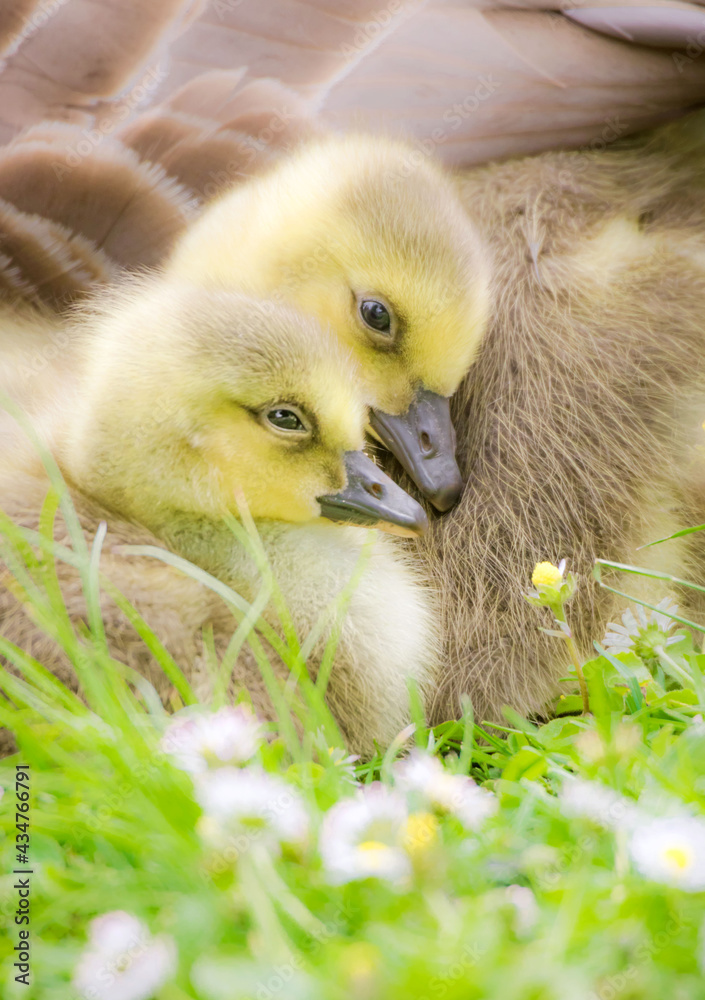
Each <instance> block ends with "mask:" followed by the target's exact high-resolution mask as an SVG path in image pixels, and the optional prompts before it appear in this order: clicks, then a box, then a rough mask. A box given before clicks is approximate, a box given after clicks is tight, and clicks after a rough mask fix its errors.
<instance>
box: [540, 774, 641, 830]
mask: <svg viewBox="0 0 705 1000" xmlns="http://www.w3.org/2000/svg"><path fill="white" fill-rule="evenodd" d="M558 797H559V800H560V803H561V806H562V809H563V812H564V814H565V815H566V816H570V817H579V818H580V819H589V820H591V821H592V822H593V823H597V824H598V825H599V826H603V827H605V828H606V829H617V828H620V829H624V828H626V829H633V828H635V827H636V826H637V825H638V824H639V823H640V822H643V816H642V812H641V810H640V809H639V807H638V806H637V804H636V803H635V802H632V801H631V799H627V798H625V797H624V796H623V795H620V794H619V793H618V792H615V791H614V790H613V789H611V788H608V787H607V785H603V784H602V783H601V782H599V781H586V780H585V779H584V778H569V779H566V780H565V781H564V782H563V786H562V788H561V790H560V793H559V796H558Z"/></svg>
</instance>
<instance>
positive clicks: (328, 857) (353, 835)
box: [320, 782, 411, 884]
mask: <svg viewBox="0 0 705 1000" xmlns="http://www.w3.org/2000/svg"><path fill="white" fill-rule="evenodd" d="M407 816H408V813H407V808H406V802H405V801H404V799H403V797H402V796H401V795H400V794H399V793H398V792H395V791H394V790H393V789H390V788H386V787H385V786H384V785H382V784H380V783H379V782H374V783H373V784H371V785H365V786H364V788H361V789H359V791H358V792H357V794H356V795H355V796H354V797H353V798H350V799H344V800H343V801H342V802H338V803H336V805H334V806H333V807H332V809H330V810H329V811H328V812H327V813H326V816H325V818H324V820H323V825H322V827H321V836H320V852H321V858H322V860H323V866H324V868H325V870H326V873H327V875H328V878H329V880H330V881H331V882H333V883H335V884H340V883H343V882H352V881H354V880H356V879H364V878H383V879H387V880H388V881H390V882H400V881H402V880H404V879H405V878H408V876H409V875H410V874H411V861H410V859H409V855H408V854H407V853H406V851H405V850H404V849H403V847H402V841H403V837H404V833H405V829H406V820H407Z"/></svg>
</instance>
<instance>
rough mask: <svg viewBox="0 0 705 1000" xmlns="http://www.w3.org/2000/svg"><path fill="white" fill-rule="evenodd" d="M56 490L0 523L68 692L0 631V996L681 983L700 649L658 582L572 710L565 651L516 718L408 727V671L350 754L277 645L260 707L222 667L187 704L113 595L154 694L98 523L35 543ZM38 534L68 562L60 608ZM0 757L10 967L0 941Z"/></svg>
mask: <svg viewBox="0 0 705 1000" xmlns="http://www.w3.org/2000/svg"><path fill="white" fill-rule="evenodd" d="M61 503H62V504H63V505H65V497H63V498H62V499H61ZM52 504H53V507H52ZM58 504H59V495H58V494H57V495H56V496H55V497H54V499H53V500H52V499H51V498H50V499H49V501H48V511H49V514H48V515H47V516H46V517H45V518H44V526H43V529H42V533H39V534H33V533H31V532H27V531H24V530H20V529H18V528H17V527H16V526H13V525H12V524H10V523H9V522H7V521H4V522H3V524H2V556H3V560H4V561H5V563H6V565H7V566H9V567H10V568H11V570H12V573H13V576H14V578H15V583H16V584H17V585H19V586H21V587H22V592H23V594H24V597H25V600H26V601H27V602H28V604H29V605H31V607H32V608H33V613H34V615H35V617H36V620H37V621H38V622H40V623H41V624H42V627H44V628H45V629H47V630H49V631H51V634H52V635H54V636H55V638H56V639H57V641H58V642H59V643H61V644H62V645H63V648H64V649H66V651H67V653H68V654H69V655H70V656H71V657H72V660H73V662H74V663H75V666H76V670H77V673H78V676H79V678H80V680H81V684H82V688H83V692H84V696H85V700H84V701H82V700H79V699H78V698H77V697H76V696H75V695H74V694H72V693H71V692H70V691H69V690H67V689H66V688H65V687H64V686H63V685H62V684H60V682H59V681H57V680H56V679H55V678H53V677H52V676H51V675H49V674H48V673H47V672H46V671H45V670H44V669H43V667H42V666H41V664H39V663H37V662H35V661H33V660H32V659H31V658H30V657H28V656H27V655H25V654H23V653H22V652H20V651H19V650H17V649H15V648H14V647H12V646H11V645H10V644H9V643H7V642H6V641H5V640H1V639H0V654H1V655H2V657H4V659H5V661H6V663H8V664H10V665H11V667H12V669H11V670H9V669H2V673H1V678H0V689H1V690H2V701H1V702H0V723H2V724H3V725H4V726H6V727H7V728H9V729H10V730H12V731H13V732H14V734H15V737H16V740H17V744H18V746H19V754H18V755H17V756H16V757H12V758H7V759H5V760H4V761H3V762H2V773H1V776H0V784H1V785H2V786H3V788H4V795H3V798H2V801H1V803H0V808H1V809H2V831H3V842H2V862H3V864H2V875H1V877H2V889H3V891H2V896H1V898H2V901H3V902H2V909H3V933H4V936H3V938H2V941H1V943H0V947H1V949H2V974H3V981H2V996H3V997H7V998H8V1000H11V998H14V997H24V998H28V1000H29V998H31V1000H35V998H37V1000H39V998H41V1000H63V998H67V1000H68V998H71V1000H78V998H85V1000H88V998H91V1000H149V998H152V997H154V998H158V1000H186V998H190V1000H266V998H274V997H279V998H281V1000H299V998H300V1000H338V998H340V1000H343V998H345V1000H348V998H351V1000H352V998H360V1000H363V998H364V1000H375V998H379V1000H396V998H399V1000H401V998H406V997H409V998H418V1000H421V998H424V1000H425V998H429V1000H430V998H437V1000H443V998H446V1000H473V998H477V1000H480V998H482V1000H494V998H497V1000H507V998H510V1000H567V998H570V1000H595V998H599V1000H617V998H619V1000H637V998H638V1000H652V998H653V1000H663V998H664V997H668V998H669V1000H691V998H699V997H704V998H705V977H704V972H705V928H704V924H703V922H704V920H705V816H703V812H704V811H705V723H704V722H703V712H705V695H704V681H703V668H704V667H705V656H703V654H702V653H700V652H699V651H698V649H697V648H696V647H695V646H694V643H693V639H692V636H691V632H689V631H687V630H686V629H684V628H683V627H682V626H678V621H679V618H678V615H677V612H675V611H674V610H673V608H672V607H671V606H670V605H667V606H665V607H663V608H661V609H659V610H657V611H654V610H652V611H648V612H646V611H644V610H643V609H642V610H641V611H637V613H636V614H632V616H631V618H630V617H629V616H627V617H626V618H625V619H624V621H623V623H622V624H620V625H619V628H618V629H617V631H616V632H615V633H614V634H613V635H612V637H611V643H612V645H611V647H608V648H607V649H604V650H603V649H602V647H600V649H599V650H598V655H597V656H596V657H595V658H594V659H592V660H590V661H589V662H588V663H586V664H584V665H583V672H584V675H585V680H586V684H587V689H588V696H589V702H590V709H591V714H590V715H586V716H583V715H578V714H576V713H579V712H580V709H581V706H582V702H581V699H580V696H579V694H578V693H577V686H576V675H575V673H573V674H572V675H571V676H570V677H568V678H567V679H566V683H565V694H564V695H562V696H561V699H560V700H559V703H558V706H557V712H558V713H559V714H558V715H557V717H556V718H554V719H553V720H552V721H550V722H548V723H547V724H546V725H542V726H536V725H534V724H532V723H529V722H527V721H525V720H522V719H520V718H518V717H517V716H516V715H515V714H513V713H511V712H508V713H507V725H506V726H505V727H503V728H500V727H497V726H480V725H477V724H476V723H475V721H474V720H473V719H472V714H471V709H470V706H468V711H467V714H466V717H465V719H464V720H463V721H462V722H459V723H447V724H445V725H443V726H440V727H437V728H436V729H435V730H429V729H427V728H426V726H425V723H424V720H423V718H422V714H421V712H420V709H419V704H418V702H419V700H418V696H417V695H416V693H415V692H414V691H411V692H410V695H411V698H412V704H413V705H414V706H415V711H414V715H415V719H416V722H415V727H414V731H413V734H412V733H406V734H402V735H401V736H400V739H399V741H398V743H397V745H395V746H393V747H391V748H390V749H389V750H388V751H387V752H386V753H384V754H380V755H379V756H378V757H377V758H375V759H374V760H373V761H371V762H367V763H365V764H360V763H359V762H355V761H354V760H351V759H350V758H348V757H347V751H346V749H345V747H344V746H343V744H342V742H341V740H340V737H339V735H338V731H337V726H336V725H335V723H334V721H333V720H332V718H331V717H330V716H329V715H328V714H327V710H326V708H325V704H324V703H323V700H322V692H321V688H320V685H319V686H316V685H315V684H312V683H311V682H310V681H308V679H307V675H306V673H305V664H304V662H303V660H304V659H305V657H304V656H303V655H302V651H301V650H300V649H299V650H298V651H297V650H296V649H294V651H293V653H292V657H293V659H292V664H294V665H295V666H296V667H297V670H298V671H299V673H300V677H301V683H300V685H299V687H300V702H299V703H298V707H297V706H294V705H292V702H291V700H290V699H289V700H287V697H285V696H284V695H283V694H281V695H280V697H279V699H278V709H279V719H278V722H277V723H276V724H271V725H268V726H264V727H261V726H258V724H257V722H256V720H254V719H253V718H252V716H251V714H250V713H249V711H248V710H247V708H246V707H244V706H243V707H238V708H233V707H232V706H227V705H226V704H225V695H224V693H223V691H222V690H221V693H220V698H219V701H218V702H217V703H216V705H215V706H213V707H212V708H211V709H208V710H206V709H199V707H198V706H196V705H194V704H191V703H192V702H193V697H192V694H191V691H190V687H189V684H188V681H187V680H186V678H184V677H183V676H180V675H179V673H178V668H177V667H176V665H175V664H174V663H173V662H172V661H171V660H170V659H169V658H168V656H167V655H166V653H165V652H164V650H163V649H162V648H161V646H160V644H159V642H158V639H157V637H155V636H152V635H151V634H150V633H149V632H148V630H146V628H145V627H144V623H141V622H140V621H139V619H138V618H137V617H135V618H134V622H135V625H136V627H137V628H138V629H139V630H141V631H142V635H143V639H144V640H145V641H147V642H148V643H149V644H150V648H151V649H152V652H153V653H154V655H155V656H156V657H157V658H158V659H159V660H160V662H161V664H162V667H163V669H164V670H165V671H166V672H167V673H168V675H169V676H170V679H171V681H172V683H173V684H174V686H175V689H176V690H177V691H178V693H179V699H180V702H181V703H182V704H183V705H184V708H182V709H181V710H180V711H179V713H178V714H177V715H176V717H175V719H174V718H173V717H172V716H170V715H168V714H167V713H166V712H165V711H164V709H163V707H162V705H161V703H160V701H159V699H158V698H157V697H156V694H155V693H154V691H153V690H152V689H151V688H150V687H149V685H148V684H147V683H146V682H145V681H144V680H143V679H139V678H136V677H134V676H131V675H129V674H128V673H127V671H126V670H125V669H124V668H123V667H122V666H121V665H120V664H119V663H117V662H116V661H114V660H112V659H111V658H110V656H109V654H108V652H107V650H106V648H105V645H104V642H103V641H102V634H101V627H100V616H99V611H98V586H99V582H98V572H97V567H98V564H99V558H98V557H99V549H97V550H95V551H93V552H89V551H86V549H85V543H84V544H83V548H82V547H81V540H80V538H79V537H78V535H76V536H75V544H74V548H73V550H72V551H71V552H67V551H64V552H61V553H57V552H55V551H53V550H52V545H51V542H50V538H51V522H52V517H51V516H49V515H50V514H51V511H52V510H53V512H54V513H55V512H56V509H57V507H58ZM250 541H251V539H250ZM246 543H247V538H245V537H244V536H243V544H246ZM98 544H99V543H98ZM54 558H70V559H74V560H75V564H76V565H77V566H78V567H79V569H80V571H81V574H82V578H83V584H84V589H85V591H86V596H87V605H88V617H89V624H88V626H87V628H86V629H85V630H82V631H81V634H76V633H75V632H74V631H73V629H72V628H70V627H69V625H68V623H67V620H66V617H65V614H62V604H61V596H60V593H58V591H57V588H56V586H55V577H54V574H53V572H52V566H53V559H54ZM539 591H540V588H539ZM551 593H552V592H551ZM226 596H227V595H226ZM549 596H550V595H549ZM233 611H234V614H235V615H236V617H237V618H238V620H239V622H240V626H241V627H240V630H239V633H238V638H237V641H236V644H235V646H233V649H236V647H237V643H241V642H244V641H250V640H253V641H255V642H256V632H253V631H252V628H253V624H254V623H255V621H256V615H254V616H251V617H249V618H248V615H247V612H246V611H243V608H242V604H240V605H239V606H235V604H233ZM674 615H675V616H676V627H679V628H680V631H676V632H674V631H673V621H672V618H673V616H674ZM569 618H570V615H569V606H568V619H569ZM234 628H235V624H234ZM560 638H561V637H560V635H559V634H558V633H557V639H556V641H560ZM596 638H597V639H599V640H600V641H602V637H596ZM292 641H293V640H292ZM620 648H621V651H620ZM230 652H231V653H232V650H231V651H230ZM260 652H261V647H260ZM304 653H305V650H304ZM330 658H332V648H331V650H330V654H329V659H330ZM261 666H262V668H263V670H264V671H265V672H266V670H267V665H266V663H264V662H263V663H262V664H261ZM290 694H291V692H289V695H290ZM292 711H293V712H294V713H295V714H298V715H299V717H300V718H302V719H303V720H304V722H305V723H306V726H305V729H304V731H303V734H302V735H301V736H299V735H298V731H297V729H296V727H295V726H293V725H292V722H291V712H292ZM405 739H407V740H408V739H410V740H411V742H412V743H414V744H415V749H414V750H413V751H412V753H411V754H410V755H406V756H405V753H406V751H405V750H403V746H404V740H405ZM17 763H21V764H28V765H29V773H30V789H31V791H30V797H29V800H28V801H29V806H30V808H29V813H28V816H29V830H28V833H29V837H30V840H29V851H28V860H29V863H30V867H31V868H32V870H33V875H32V882H31V891H32V896H31V939H30V953H31V959H30V965H31V982H30V985H29V986H27V985H25V984H23V983H21V982H19V983H18V982H16V981H15V976H16V975H17V974H18V971H17V968H16V967H15V966H14V964H13V963H14V962H15V961H16V960H17V955H16V952H15V951H14V950H13V949H14V948H15V946H16V945H17V943H18V941H19V936H18V933H19V930H20V929H22V926H23V925H21V924H16V923H15V914H16V911H17V906H18V895H17V890H16V889H15V888H14V884H15V881H16V879H17V877H18V876H16V875H14V874H12V872H13V869H14V868H16V867H19V866H20V865H19V863H18V858H19V857H20V855H18V852H17V846H16V834H17V829H16V819H17V816H16V809H15V806H16V799H15V765H16V764H17ZM467 775H471V776H472V777H471V778H468V777H467ZM21 819H22V816H20V820H21Z"/></svg>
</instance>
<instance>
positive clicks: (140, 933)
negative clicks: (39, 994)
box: [73, 910, 177, 1000]
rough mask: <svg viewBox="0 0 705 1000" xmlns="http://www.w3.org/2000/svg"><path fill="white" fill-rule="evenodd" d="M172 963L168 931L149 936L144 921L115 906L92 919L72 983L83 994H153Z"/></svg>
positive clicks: (96, 997)
mask: <svg viewBox="0 0 705 1000" xmlns="http://www.w3.org/2000/svg"><path fill="white" fill-rule="evenodd" d="M176 968H177V952H176V945H175V944H174V942H173V940H172V939H171V938H170V937H166V936H165V935H161V936H159V937H152V936H151V935H150V933H149V928H148V927H147V925H146V924H145V923H144V922H143V921H141V920H139V919H138V918H137V917H135V916H132V914H130V913H125V912H124V911H123V910H115V911H113V912H112V913H105V914H103V916H101V917H97V918H96V919H95V920H93V921H92V923H91V925H90V941H89V944H88V947H87V948H86V950H85V951H84V953H83V955H82V956H81V958H80V959H79V961H78V964H77V966H76V970H75V972H74V976H73V987H74V989H75V990H76V991H77V992H78V995H79V996H80V997H81V1000H151V997H153V996H154V994H155V993H156V992H157V990H159V989H161V987H162V986H163V985H164V983H166V982H167V981H168V980H169V979H170V978H171V977H172V976H173V975H174V974H175V972H176Z"/></svg>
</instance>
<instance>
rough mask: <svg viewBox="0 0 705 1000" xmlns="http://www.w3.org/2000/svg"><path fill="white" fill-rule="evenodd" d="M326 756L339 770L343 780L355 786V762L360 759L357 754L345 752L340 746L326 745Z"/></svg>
mask: <svg viewBox="0 0 705 1000" xmlns="http://www.w3.org/2000/svg"><path fill="white" fill-rule="evenodd" d="M328 756H329V757H330V759H331V761H332V762H333V764H334V766H335V767H336V768H337V769H338V770H339V771H340V773H341V776H342V778H343V781H346V782H347V783H348V784H349V785H355V786H356V787H357V778H356V777H355V764H356V763H357V761H358V760H359V759H360V756H359V754H346V753H345V751H344V750H342V749H341V748H340V747H328Z"/></svg>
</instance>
